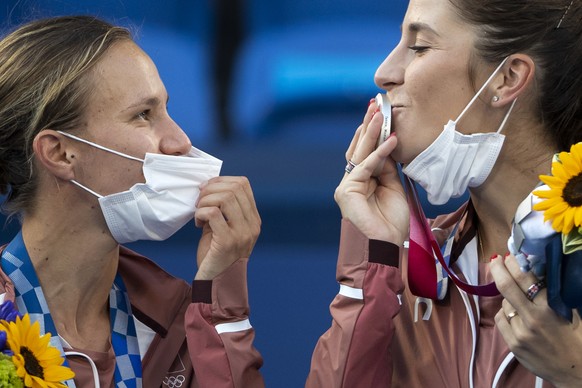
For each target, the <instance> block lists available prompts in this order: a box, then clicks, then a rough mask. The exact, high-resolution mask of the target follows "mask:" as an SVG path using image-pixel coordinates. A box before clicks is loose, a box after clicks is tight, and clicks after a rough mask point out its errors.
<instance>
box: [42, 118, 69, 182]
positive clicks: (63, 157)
mask: <svg viewBox="0 0 582 388" xmlns="http://www.w3.org/2000/svg"><path fill="white" fill-rule="evenodd" d="M70 143H71V142H68V141H67V139H66V138H65V136H63V135H61V134H60V133H58V132H57V131H53V130H52V129H44V130H42V131H40V132H39V133H38V134H37V135H36V136H35V138H34V141H33V143H32V148H33V151H34V154H35V158H36V160H37V161H38V162H39V163H40V164H42V165H43V166H44V167H45V168H46V170H48V172H49V173H50V174H52V175H54V176H55V177H57V178H60V179H62V180H66V181H69V180H71V179H75V172H74V165H75V150H74V148H73V146H72V144H70Z"/></svg>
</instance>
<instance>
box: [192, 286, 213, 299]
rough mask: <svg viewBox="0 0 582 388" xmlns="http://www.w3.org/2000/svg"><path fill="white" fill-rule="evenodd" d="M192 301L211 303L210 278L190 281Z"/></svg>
mask: <svg viewBox="0 0 582 388" xmlns="http://www.w3.org/2000/svg"><path fill="white" fill-rule="evenodd" d="M192 302H193V303H207V304H211V303H212V280H194V281H193V282H192Z"/></svg>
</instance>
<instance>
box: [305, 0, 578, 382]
mask: <svg viewBox="0 0 582 388" xmlns="http://www.w3.org/2000/svg"><path fill="white" fill-rule="evenodd" d="M380 36H381V34H380ZM371 38H372V37H371ZM581 74H582V2H580V1H575V0H572V1H570V0H410V2H409V6H408V10H407V13H406V15H405V17H404V21H403V24H402V38H401V40H400V42H399V44H398V45H397V46H396V47H395V48H394V49H393V51H392V52H391V53H390V55H388V57H387V58H386V59H385V61H384V62H383V63H382V64H381V65H380V67H379V68H378V70H377V72H376V76H375V81H376V84H377V85H378V86H379V87H380V88H382V89H383V90H385V91H386V96H385V97H387V99H388V100H389V104H390V105H391V108H389V109H388V111H389V112H391V122H392V127H391V129H392V134H391V135H390V136H389V137H388V139H387V140H386V141H384V142H383V143H381V144H380V145H379V146H378V147H377V148H376V144H377V142H378V137H379V134H380V130H381V126H382V123H383V118H382V116H383V114H381V113H380V107H379V106H378V104H377V103H375V102H374V101H373V100H372V101H371V104H370V107H369V108H368V111H367V113H366V115H365V117H364V120H363V124H362V125H361V126H360V127H359V128H358V130H357V131H356V133H355V136H354V138H353V141H352V143H351V145H350V146H349V148H348V150H347V153H346V160H347V161H348V164H347V166H346V174H345V175H344V178H343V180H342V181H341V183H340V184H339V186H338V188H337V190H336V193H335V199H336V202H337V203H338V205H339V207H340V209H341V212H342V217H343V220H342V234H341V242H340V249H339V259H338V265H337V280H338V282H339V283H340V292H339V294H338V295H337V296H336V297H335V299H334V301H333V302H332V304H331V313H332V316H333V322H332V326H331V328H330V329H329V330H328V331H327V332H326V333H325V334H324V335H323V336H322V337H321V338H320V340H319V342H318V344H317V347H316V349H315V352H314V354H313V359H312V365H311V372H310V375H309V377H308V380H307V386H308V387H388V386H394V387H447V388H452V387H542V386H543V387H549V386H556V387H579V386H582V352H581V351H580V349H582V327H581V326H580V313H579V312H580V307H582V297H581V295H582V282H581V281H580V280H579V274H580V273H582V272H580V271H581V270H582V266H580V264H577V263H574V262H575V261H576V260H575V258H576V259H578V260H577V262H578V263H582V261H581V260H580V257H578V256H580V255H579V252H580V251H579V242H576V239H577V241H580V235H579V234H580V231H582V229H580V230H579V228H580V227H581V226H582V225H581V224H582V209H580V206H582V202H581V201H580V193H581V192H582V186H581V185H580V184H579V177H580V173H582V155H581V152H580V151H579V148H576V147H574V148H571V147H572V146H573V145H576V144H578V143H579V142H581V141H582V77H581ZM388 111H386V113H387V115H389V113H388ZM443 126H444V129H443ZM557 153H559V154H558V157H557V159H556V160H554V155H556V154H557ZM556 163H557V164H556ZM397 164H401V165H402V172H403V173H404V175H405V179H404V182H405V186H406V190H405V188H404V187H403V184H402V181H401V179H400V177H399V174H398V169H397ZM552 174H555V175H552ZM540 176H543V177H540ZM540 179H541V180H542V181H543V183H546V184H548V186H549V187H550V190H547V188H546V189H543V188H542V187H541V186H540V183H541V182H540ZM413 182H416V183H418V184H419V185H421V186H422V187H423V188H424V189H425V190H426V192H427V194H428V199H429V201H430V202H431V203H433V204H437V205H438V204H443V203H446V202H447V201H448V200H449V199H450V198H452V197H457V196H460V195H462V194H463V193H464V192H465V191H466V190H467V189H468V190H469V194H470V200H469V202H468V203H467V204H465V205H464V206H463V207H461V208H460V209H459V210H458V211H456V212H455V213H453V214H449V215H443V216H440V217H437V218H436V219H434V220H431V221H430V222H427V220H426V219H425V218H424V214H423V212H422V209H421V208H420V206H419V201H418V197H417V196H416V193H415V190H414V183H413ZM564 182H566V183H564ZM532 191H533V194H532ZM558 194H560V195H558ZM543 199H547V200H548V201H549V202H544V201H541V200H543ZM544 203H545V204H544ZM554 205H557V207H555V206H554ZM547 209H550V210H549V211H546V212H545V213H544V214H543V216H540V217H538V216H537V215H538V213H539V214H540V215H541V212H542V211H543V210H547ZM544 217H545V221H547V222H544ZM554 217H555V218H554ZM548 218H550V219H552V218H553V221H552V222H551V223H550V221H549V220H548ZM532 225H533V226H532ZM547 228H549V229H550V233H548V234H546V231H547ZM552 228H554V229H555V231H554V230H552ZM570 231H573V233H575V236H574V240H572V235H570V234H568V233H569V232H570ZM562 237H563V238H564V248H562ZM555 248H557V250H556V249H555ZM508 250H509V251H510V253H507V254H505V253H506V252H507V251H508ZM562 250H563V252H562ZM576 252H578V253H576ZM572 255H576V256H572ZM560 266H561V267H560ZM576 266H577V267H576ZM556 268H557V269H556ZM560 268H562V269H560ZM564 268H569V269H571V271H568V270H566V271H564V270H563V269H564ZM556 271H557V272H556ZM556 273H557V274H558V275H556ZM573 274H578V275H573ZM556 276H557V277H556ZM576 276H577V277H578V278H576Z"/></svg>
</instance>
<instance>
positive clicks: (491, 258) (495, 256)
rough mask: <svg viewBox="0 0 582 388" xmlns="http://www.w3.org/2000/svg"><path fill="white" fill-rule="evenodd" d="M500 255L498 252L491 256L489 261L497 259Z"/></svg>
mask: <svg viewBox="0 0 582 388" xmlns="http://www.w3.org/2000/svg"><path fill="white" fill-rule="evenodd" d="M498 257H499V255H498V254H497V253H495V254H493V255H492V256H491V257H490V258H489V261H493V260H495V259H497V258H498Z"/></svg>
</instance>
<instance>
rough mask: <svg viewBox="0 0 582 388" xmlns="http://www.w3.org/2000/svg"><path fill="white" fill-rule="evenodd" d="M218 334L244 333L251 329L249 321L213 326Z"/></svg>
mask: <svg viewBox="0 0 582 388" xmlns="http://www.w3.org/2000/svg"><path fill="white" fill-rule="evenodd" d="M214 327H215V328H216V331H217V332H218V334H222V333H235V332H237V331H244V330H249V329H252V326H251V321H249V320H248V319H245V320H244V321H238V322H229V323H219V324H218V325H216V326H214Z"/></svg>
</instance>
